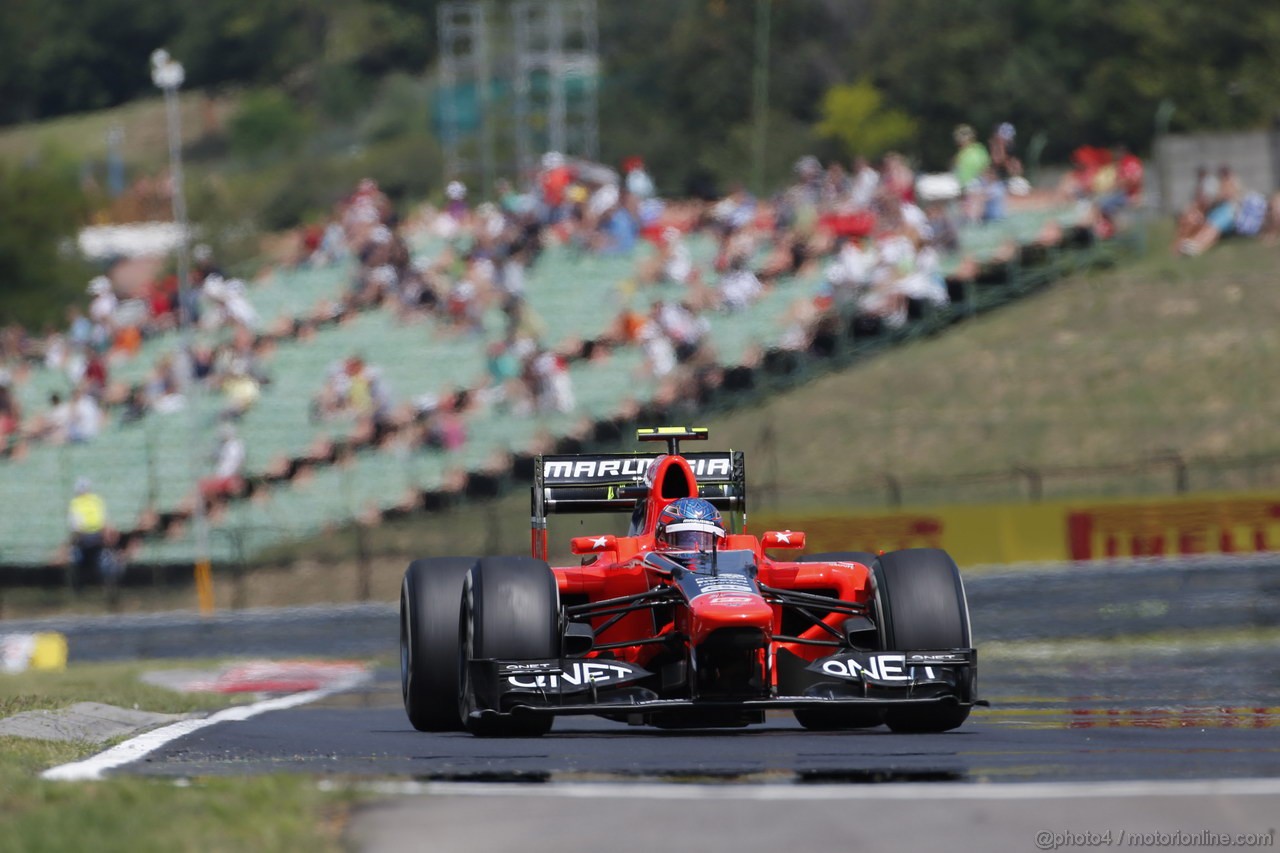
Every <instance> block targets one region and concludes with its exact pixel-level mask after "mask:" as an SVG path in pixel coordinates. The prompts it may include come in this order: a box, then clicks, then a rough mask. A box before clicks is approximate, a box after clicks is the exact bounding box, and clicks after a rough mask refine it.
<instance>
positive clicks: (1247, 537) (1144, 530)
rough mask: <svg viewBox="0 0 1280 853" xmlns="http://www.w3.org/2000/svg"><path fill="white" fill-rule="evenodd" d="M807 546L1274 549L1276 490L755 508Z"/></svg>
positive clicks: (994, 554) (1017, 557) (1075, 551)
mask: <svg viewBox="0 0 1280 853" xmlns="http://www.w3.org/2000/svg"><path fill="white" fill-rule="evenodd" d="M751 521H752V527H753V528H758V529H760V530H764V529H773V528H775V527H778V526H779V525H784V526H789V527H790V528H791V529H793V530H803V531H804V532H805V533H806V534H807V535H808V538H809V543H808V548H807V550H808V551H810V552H819V551H873V552H874V551H881V550H883V551H891V550H896V549H899V548H945V549H946V550H947V551H949V552H950V553H951V555H952V556H953V557H955V559H956V562H957V563H959V564H961V565H980V564H984V563H985V564H999V563H1023V562H1055V561H1060V560H1097V559H1114V558H1121V557H1171V556H1181V555H1189V554H1214V553H1228V554H1229V553H1244V552H1248V553H1254V552H1262V551H1280V492H1259V493H1244V494H1241V493H1235V494H1211V493H1206V494H1201V495H1194V496H1185V497H1178V498H1142V499H1135V498H1128V499H1095V500H1061V501H1045V502H1043V503H1036V504H986V505H972V506H958V505H957V506H923V507H903V508H900V509H895V510H890V511H884V510H880V511H875V510H871V511H868V510H847V511H841V510H828V511H820V512H802V513H798V514H785V515H784V514H782V513H757V514H755V515H753V516H752V519H751Z"/></svg>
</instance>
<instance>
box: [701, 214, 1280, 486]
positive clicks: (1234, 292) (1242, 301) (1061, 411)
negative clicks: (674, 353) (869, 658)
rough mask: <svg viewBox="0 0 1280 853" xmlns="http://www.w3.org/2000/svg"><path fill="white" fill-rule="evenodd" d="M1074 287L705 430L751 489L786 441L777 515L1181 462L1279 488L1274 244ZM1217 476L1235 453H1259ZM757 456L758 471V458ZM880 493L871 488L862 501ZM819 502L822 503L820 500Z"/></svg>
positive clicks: (1152, 248) (1121, 476) (1139, 265)
mask: <svg viewBox="0 0 1280 853" xmlns="http://www.w3.org/2000/svg"><path fill="white" fill-rule="evenodd" d="M1167 245H1168V242H1167V239H1166V234H1165V232H1164V231H1163V230H1162V229H1160V230H1158V231H1157V233H1155V234H1153V235H1152V238H1151V242H1150V245H1149V249H1148V252H1147V254H1146V256H1145V257H1143V258H1141V259H1139V260H1138V261H1136V262H1133V263H1130V264H1127V265H1125V266H1123V267H1122V268H1119V269H1115V270H1110V271H1107V272H1102V273H1095V274H1090V275H1084V276H1077V277H1073V278H1069V279H1066V280H1063V281H1060V282H1058V283H1057V284H1054V285H1053V286H1051V287H1050V288H1049V289H1048V290H1046V291H1044V292H1042V293H1041V294H1039V295H1037V296H1034V297H1031V298H1029V299H1025V300H1022V301H1020V302H1017V303H1015V304H1013V305H1011V306H1009V307H1007V308H1005V309H1002V310H1000V311H997V312H994V313H992V314H989V315H986V316H985V317H982V318H980V319H978V320H976V321H974V322H972V323H969V324H966V325H963V326H960V327H956V328H953V329H952V330H950V331H948V332H947V333H945V334H943V335H941V336H939V337H937V338H934V339H931V340H926V341H921V342H919V343H915V344H911V345H908V346H906V347H902V348H899V349H895V350H893V351H891V352H890V353H888V354H885V355H884V356H882V357H880V358H878V359H875V360H873V361H870V362H868V363H866V364H863V365H861V366H858V367H855V368H854V369H851V370H848V371H846V372H844V373H841V374H839V375H833V376H829V377H827V378H824V379H821V380H819V381H816V382H813V383H812V384H810V385H808V386H806V387H804V388H800V389H797V390H796V391H794V392H793V393H789V394H787V395H785V396H782V397H779V398H778V399H776V400H773V401H772V402H770V403H768V404H766V405H763V406H761V407H759V408H757V409H755V410H753V411H750V412H735V413H734V414H733V415H732V416H730V417H725V418H719V419H715V420H713V421H711V422H710V423H709V424H708V425H709V426H710V427H711V428H712V435H713V436H714V437H715V438H716V439H717V441H724V442H726V443H729V444H732V445H733V446H734V447H742V448H746V449H747V450H748V453H749V457H748V459H749V462H748V464H749V465H750V466H751V467H750V468H749V470H750V471H751V472H752V473H753V474H754V475H755V480H756V484H757V485H760V477H761V475H762V474H766V473H767V471H766V468H765V466H766V465H767V464H768V461H769V460H768V458H767V457H764V458H762V457H763V456H764V455H763V454H762V453H761V452H760V450H759V445H760V435H761V431H762V429H764V427H765V426H766V425H767V424H771V425H772V427H773V430H774V432H775V433H776V435H777V436H778V443H779V449H778V451H777V466H778V475H779V478H780V479H781V480H784V481H786V482H787V483H790V484H794V485H793V486H792V487H790V488H787V489H786V490H784V491H783V493H782V495H781V498H780V501H779V503H780V505H781V506H793V505H803V504H808V503H812V502H814V501H816V500H821V501H822V502H828V501H830V500H831V499H833V498H835V499H837V500H840V501H841V502H859V503H861V502H866V501H869V502H872V503H883V501H884V488H883V487H882V486H878V485H877V483H878V481H877V478H878V477H879V476H881V475H883V474H886V473H887V474H892V475H894V476H896V477H898V478H900V479H902V480H903V481H904V498H905V499H906V500H907V501H914V502H921V501H923V500H946V501H959V502H966V501H968V502H973V501H978V500H985V499H988V498H993V497H994V498H1015V499H1016V498H1017V497H1018V496H1019V495H1023V494H1025V490H1022V489H1021V488H1020V487H1019V486H1016V485H1015V486H1010V485H994V486H986V485H983V484H982V483H981V482H979V481H978V480H979V479H980V478H975V481H974V482H972V483H970V484H963V483H953V484H948V485H946V486H945V487H938V488H927V489H926V488H921V489H919V490H917V491H915V492H914V493H913V491H912V490H911V489H910V488H905V485H906V483H905V481H910V480H913V479H914V480H919V479H927V478H936V477H956V476H959V475H978V474H987V473H1002V474H1003V473H1005V472H1008V471H1010V470H1011V469H1012V468H1014V467H1015V466H1026V467H1028V468H1031V469H1038V470H1045V469H1054V468H1064V467H1071V466H1089V467H1094V466H1099V467H1108V466H1124V465H1127V464H1131V463H1137V462H1140V461H1142V460H1144V459H1149V458H1151V457H1156V456H1161V455H1166V454H1169V453H1170V452H1175V453H1177V454H1179V455H1180V456H1181V457H1183V458H1184V459H1185V460H1186V461H1187V462H1188V464H1189V466H1190V472H1189V473H1190V477H1189V480H1190V482H1189V486H1190V488H1191V489H1193V490H1207V489H1215V488H1247V487H1256V486H1266V485H1271V486H1274V485H1276V484H1277V483H1280V432H1277V430H1276V429H1275V424H1276V422H1277V420H1278V419H1280V398H1278V397H1277V393H1276V392H1277V391H1280V371H1278V370H1277V368H1276V365H1277V359H1278V358H1280V336H1277V335H1276V333H1275V330H1274V323H1275V317H1276V316H1277V314H1278V313H1280V289H1277V288H1276V286H1275V274H1274V269H1275V264H1276V260H1277V251H1278V250H1277V247H1276V246H1273V245H1265V244H1262V243H1257V242H1249V243H1244V242H1241V243H1229V244H1227V245H1224V246H1222V247H1220V248H1218V249H1216V250H1214V251H1213V252H1211V253H1210V254H1208V255H1207V256H1202V257H1200V258H1195V259H1186V258H1180V257H1175V256H1173V255H1171V254H1169V253H1168V250H1167ZM1267 454H1272V455H1274V456H1275V457H1276V459H1275V460H1274V461H1273V462H1272V464H1271V466H1270V467H1267V466H1266V465H1261V464H1250V465H1246V466H1244V467H1243V468H1242V469H1241V470H1238V471H1234V472H1225V471H1219V472H1215V470H1214V469H1221V468H1222V467H1223V462H1224V461H1225V460H1226V459H1230V458H1238V457H1247V456H1265V455H1267ZM752 462H754V464H752ZM1169 470H1170V469H1169V468H1168V467H1165V468H1164V470H1163V471H1160V469H1159V468H1158V467H1157V468H1155V469H1153V473H1152V474H1151V476H1148V477H1135V476H1134V475H1133V474H1132V473H1129V472H1123V471H1117V472H1115V473H1114V474H1110V475H1089V476H1080V477H1068V476H1065V475H1063V476H1049V475H1048V473H1047V471H1046V476H1045V478H1044V495H1045V496H1046V497H1048V496H1051V495H1053V494H1132V493H1150V492H1167V491H1170V490H1171V489H1172V483H1173V478H1172V476H1171V475H1170V474H1169ZM869 492H870V494H868V493H869ZM809 495H812V496H813V497H812V499H811V498H810V497H808V496H809Z"/></svg>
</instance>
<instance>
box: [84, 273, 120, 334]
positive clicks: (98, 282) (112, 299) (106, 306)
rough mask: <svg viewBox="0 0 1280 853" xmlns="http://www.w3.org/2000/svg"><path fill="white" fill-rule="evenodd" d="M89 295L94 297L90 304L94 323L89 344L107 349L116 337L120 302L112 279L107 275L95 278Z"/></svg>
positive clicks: (90, 283)
mask: <svg viewBox="0 0 1280 853" xmlns="http://www.w3.org/2000/svg"><path fill="white" fill-rule="evenodd" d="M89 293H90V294H91V295H92V296H93V300H92V301H91V302H90V303H89V320H90V322H91V323H92V329H91V331H90V333H89V344H90V346H93V347H95V348H105V347H107V346H109V345H110V344H111V340H112V338H113V337H114V336H115V312H116V308H117V307H118V305H119V301H118V300H117V299H116V295H115V291H113V290H112V288H111V279H109V278H107V277H106V276H105V275H100V276H95V277H94V278H93V280H92V281H90V282H89Z"/></svg>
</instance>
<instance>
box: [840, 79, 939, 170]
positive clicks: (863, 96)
mask: <svg viewBox="0 0 1280 853" xmlns="http://www.w3.org/2000/svg"><path fill="white" fill-rule="evenodd" d="M816 130H817V133H818V135H819V136H822V137H825V138H828V139H836V140H839V141H840V143H841V144H843V145H844V147H845V149H846V151H847V153H849V154H850V155H861V156H863V157H868V158H876V157H879V156H880V155H882V154H884V153H886V152H888V151H891V150H893V149H894V148H898V147H900V146H902V145H904V144H906V143H908V142H910V141H911V140H913V139H914V138H915V136H916V130H917V123H916V121H915V119H913V118H911V116H909V115H907V114H906V113H904V112H902V111H901V110H896V109H893V108H891V107H885V105H884V96H883V95H881V94H880V91H879V90H878V89H876V87H875V86H873V85H872V84H871V81H870V80H868V79H866V78H863V79H862V80H859V81H858V82H857V83H853V84H848V85H842V86H832V87H831V88H830V89H828V90H827V93H826V94H825V95H823V96H822V120H821V121H819V122H818V125H817V128H816Z"/></svg>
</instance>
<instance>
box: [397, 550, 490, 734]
mask: <svg viewBox="0 0 1280 853" xmlns="http://www.w3.org/2000/svg"><path fill="white" fill-rule="evenodd" d="M475 563H476V559H475V557H433V558H428V559H423V560H414V561H413V562H412V563H410V564H409V568H408V570H406V571H405V573H404V581H403V582H402V583H401V585H400V692H401V693H402V694H403V697H404V710H405V712H406V713H407V714H408V715H409V722H410V723H412V724H413V727H414V728H415V729H417V730H418V731H423V732H448V731H458V730H460V729H461V728H462V719H461V717H459V716H458V602H459V601H461V600H462V582H463V579H465V578H466V576H467V572H468V571H469V570H470V569H471V567H472V566H474V565H475Z"/></svg>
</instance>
